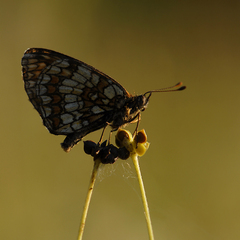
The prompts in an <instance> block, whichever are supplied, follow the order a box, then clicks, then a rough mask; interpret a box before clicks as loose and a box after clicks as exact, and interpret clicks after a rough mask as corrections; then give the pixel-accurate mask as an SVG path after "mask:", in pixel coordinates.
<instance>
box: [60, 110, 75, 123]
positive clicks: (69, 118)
mask: <svg viewBox="0 0 240 240" xmlns="http://www.w3.org/2000/svg"><path fill="white" fill-rule="evenodd" d="M61 119H62V121H63V124H68V123H71V122H72V121H73V116H72V115H71V114H68V113H65V114H62V115H61Z"/></svg>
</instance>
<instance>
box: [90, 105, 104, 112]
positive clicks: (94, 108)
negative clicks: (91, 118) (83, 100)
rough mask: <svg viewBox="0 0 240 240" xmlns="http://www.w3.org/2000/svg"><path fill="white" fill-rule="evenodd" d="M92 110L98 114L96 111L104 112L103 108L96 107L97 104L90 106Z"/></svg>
mask: <svg viewBox="0 0 240 240" xmlns="http://www.w3.org/2000/svg"><path fill="white" fill-rule="evenodd" d="M92 112H93V113H94V114H98V113H101V112H104V110H103V109H101V108H100V107H98V106H93V107H92Z"/></svg>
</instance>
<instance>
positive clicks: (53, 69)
mask: <svg viewBox="0 0 240 240" xmlns="http://www.w3.org/2000/svg"><path fill="white" fill-rule="evenodd" d="M60 72H61V68H59V67H56V66H51V67H50V69H49V70H48V71H47V73H48V74H58V73H60Z"/></svg>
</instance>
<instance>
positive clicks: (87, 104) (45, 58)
mask: <svg viewBox="0 0 240 240" xmlns="http://www.w3.org/2000/svg"><path fill="white" fill-rule="evenodd" d="M22 72H23V80H24V83H25V90H26V92H27V95H28V97H29V100H30V102H31V103H32V104H33V106H34V108H35V109H36V110H37V111H38V113H39V114H40V116H41V118H42V120H43V124H44V125H45V126H46V127H47V129H48V130H49V131H50V133H52V134H56V135H68V138H69V139H67V138H66V139H65V142H66V144H67V145H66V146H63V145H62V147H63V148H64V150H65V151H69V150H70V149H71V148H72V147H73V145H74V144H76V143H77V142H78V141H80V140H81V138H82V137H84V136H85V135H87V134H88V133H90V132H93V131H95V130H97V129H100V128H102V127H104V126H106V125H107V122H112V121H113V116H114V114H116V109H121V108H122V106H124V104H125V102H126V99H129V98H130V97H131V96H130V94H129V93H128V92H127V91H126V90H125V89H124V88H123V87H122V86H121V85H120V84H119V83H118V82H116V81H115V80H113V79H112V78H110V77H109V76H107V75H106V74H104V73H102V72H100V71H98V70H97V69H95V68H93V67H91V66H90V65H88V64H86V63H84V62H81V61H79V60H77V59H74V58H71V57H69V56H66V55H64V54H61V53H58V52H55V51H52V50H47V49H41V48H30V49H28V50H26V52H25V53H24V56H23V58H22ZM73 136H74V139H75V140H70V138H72V137H73ZM67 140H69V141H70V142H69V143H68V141H67ZM71 141H73V143H71ZM74 141H75V142H74Z"/></svg>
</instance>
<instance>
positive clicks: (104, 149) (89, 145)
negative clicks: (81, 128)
mask: <svg viewBox="0 0 240 240" xmlns="http://www.w3.org/2000/svg"><path fill="white" fill-rule="evenodd" d="M84 152H85V153H86V154H89V155H91V156H92V157H93V158H94V161H95V160H96V159H100V160H101V163H103V164H108V163H115V162H116V160H117V159H118V158H120V159H122V160H126V159H128V158H129V156H130V152H129V151H128V150H127V149H126V148H125V147H121V148H117V147H115V146H114V145H112V144H108V145H107V140H106V141H104V142H103V143H102V144H99V143H95V142H93V141H91V140H88V141H84Z"/></svg>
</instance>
